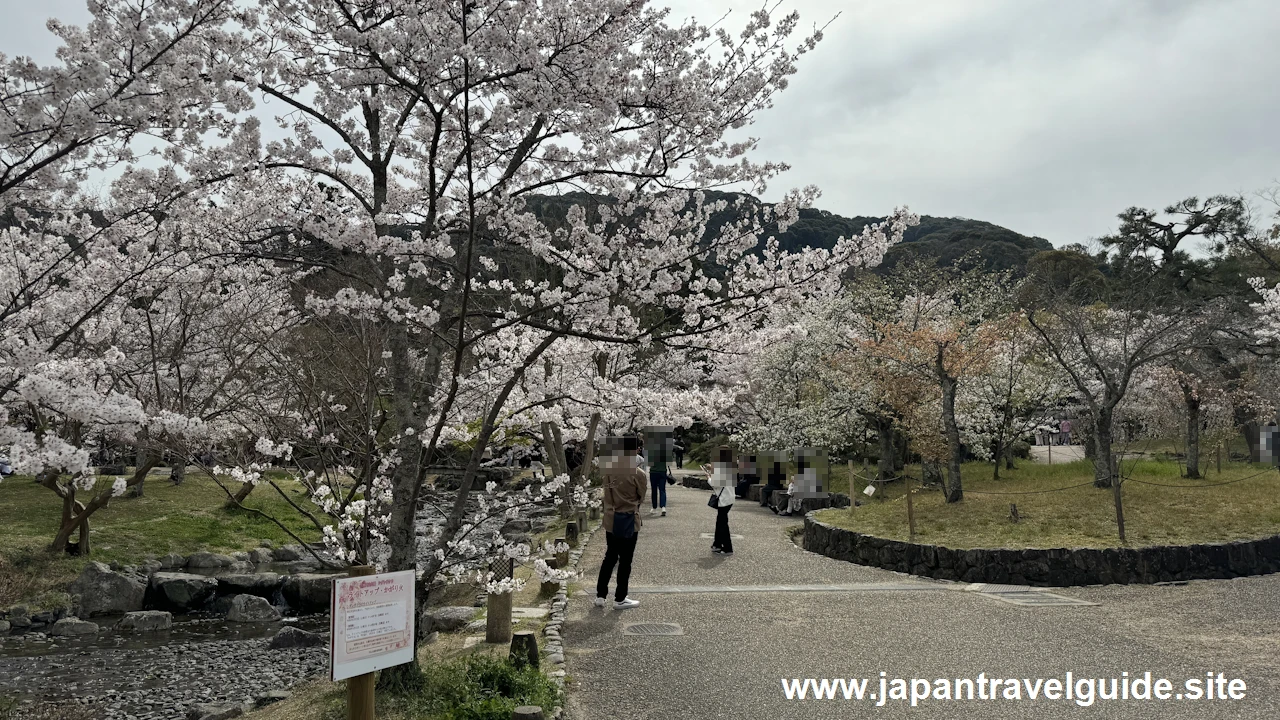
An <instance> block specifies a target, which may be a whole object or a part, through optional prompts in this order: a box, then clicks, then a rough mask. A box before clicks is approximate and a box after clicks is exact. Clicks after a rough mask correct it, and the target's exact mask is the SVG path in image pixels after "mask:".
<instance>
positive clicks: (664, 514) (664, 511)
mask: <svg viewBox="0 0 1280 720" xmlns="http://www.w3.org/2000/svg"><path fill="white" fill-rule="evenodd" d="M666 516H667V509H666V508H662V517H666Z"/></svg>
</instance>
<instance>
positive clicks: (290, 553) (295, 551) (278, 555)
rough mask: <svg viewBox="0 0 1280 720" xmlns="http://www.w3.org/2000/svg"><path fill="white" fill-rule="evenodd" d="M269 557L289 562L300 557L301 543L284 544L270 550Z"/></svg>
mask: <svg viewBox="0 0 1280 720" xmlns="http://www.w3.org/2000/svg"><path fill="white" fill-rule="evenodd" d="M271 557H272V559H273V560H276V561H278V562H289V561H291V560H301V559H302V546H301V545H285V546H284V547H279V548H276V549H275V550H272V551H271Z"/></svg>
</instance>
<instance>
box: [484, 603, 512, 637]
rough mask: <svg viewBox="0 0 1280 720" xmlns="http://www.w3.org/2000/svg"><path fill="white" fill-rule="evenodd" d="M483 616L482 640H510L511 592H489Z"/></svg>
mask: <svg viewBox="0 0 1280 720" xmlns="http://www.w3.org/2000/svg"><path fill="white" fill-rule="evenodd" d="M486 604H487V608H486V609H485V617H484V641H485V642H487V643H505V642H510V641H511V593H490V594H489V599H488V601H487V603H486Z"/></svg>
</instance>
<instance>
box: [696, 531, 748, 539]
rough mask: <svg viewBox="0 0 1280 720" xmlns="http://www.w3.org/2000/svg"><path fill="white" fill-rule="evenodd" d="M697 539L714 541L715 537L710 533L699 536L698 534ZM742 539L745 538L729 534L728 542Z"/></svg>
mask: <svg viewBox="0 0 1280 720" xmlns="http://www.w3.org/2000/svg"><path fill="white" fill-rule="evenodd" d="M698 537H700V538H702V539H703V540H715V539H716V536H715V535H714V534H712V533H701V534H699V535H698ZM744 537H745V536H743V535H734V534H733V533H729V539H730V540H742V539H743V538H744Z"/></svg>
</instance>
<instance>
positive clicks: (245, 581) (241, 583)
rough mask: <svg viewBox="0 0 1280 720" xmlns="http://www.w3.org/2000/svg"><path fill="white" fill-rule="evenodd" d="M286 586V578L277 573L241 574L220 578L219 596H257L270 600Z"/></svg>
mask: <svg viewBox="0 0 1280 720" xmlns="http://www.w3.org/2000/svg"><path fill="white" fill-rule="evenodd" d="M283 584H284V576H282V575H277V574H276V573H240V574H236V575H221V576H219V577H218V594H219V595H257V596H259V597H264V598H267V599H268V600H269V599H271V598H272V597H274V596H275V594H276V592H277V591H278V590H280V586H282V585H283Z"/></svg>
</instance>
